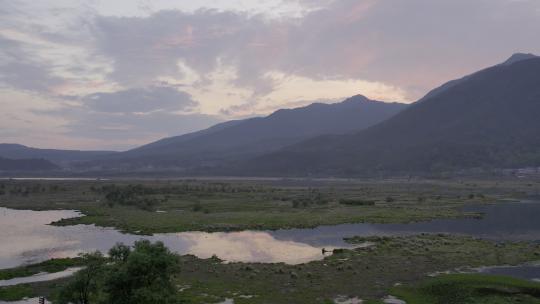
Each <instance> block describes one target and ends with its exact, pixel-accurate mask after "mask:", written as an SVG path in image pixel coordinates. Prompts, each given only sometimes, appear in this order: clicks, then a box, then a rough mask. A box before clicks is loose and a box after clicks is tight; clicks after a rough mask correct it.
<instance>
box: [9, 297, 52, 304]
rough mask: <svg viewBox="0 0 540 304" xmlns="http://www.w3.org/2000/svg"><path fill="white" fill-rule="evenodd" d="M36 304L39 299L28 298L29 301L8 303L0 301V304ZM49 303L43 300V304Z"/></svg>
mask: <svg viewBox="0 0 540 304" xmlns="http://www.w3.org/2000/svg"><path fill="white" fill-rule="evenodd" d="M4 303H5V304H38V303H39V298H29V299H24V300H21V301H10V302H5V301H0V304H4ZM50 303H51V302H49V301H47V300H45V304H50Z"/></svg>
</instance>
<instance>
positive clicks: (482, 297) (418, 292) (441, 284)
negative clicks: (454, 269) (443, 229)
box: [391, 274, 540, 304]
mask: <svg viewBox="0 0 540 304" xmlns="http://www.w3.org/2000/svg"><path fill="white" fill-rule="evenodd" d="M391 292H392V294H394V295H396V296H398V297H399V298H400V299H403V300H404V301H406V302H407V304H463V303H466V304H488V303H492V304H514V303H516V304H517V303H527V304H539V303H540V283H536V282H530V281H526V280H520V279H515V278H510V277H505V276H493V275H481V274H451V275H442V276H439V277H436V278H431V279H429V280H423V281H421V282H420V283H415V284H412V285H410V286H398V287H394V288H392V289H391Z"/></svg>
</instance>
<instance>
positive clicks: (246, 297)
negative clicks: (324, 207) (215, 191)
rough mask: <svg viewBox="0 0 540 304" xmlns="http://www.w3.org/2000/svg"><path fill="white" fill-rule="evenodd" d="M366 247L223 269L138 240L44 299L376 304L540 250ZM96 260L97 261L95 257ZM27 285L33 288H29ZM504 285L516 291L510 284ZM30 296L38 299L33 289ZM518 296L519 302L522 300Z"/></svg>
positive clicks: (213, 261)
mask: <svg viewBox="0 0 540 304" xmlns="http://www.w3.org/2000/svg"><path fill="white" fill-rule="evenodd" d="M366 241H369V242H371V243H373V246H371V247H367V248H357V249H352V250H339V251H336V252H335V253H334V254H333V255H332V256H328V257H326V258H325V259H324V260H321V261H314V262H310V263H306V264H301V265H286V264H283V263H278V264H263V263H223V262H222V261H221V260H219V259H218V258H215V257H214V258H210V259H199V258H196V257H194V256H191V255H186V256H180V257H178V256H176V255H173V254H171V253H170V252H168V250H167V249H166V248H164V247H163V246H162V245H160V244H150V243H148V242H141V243H138V244H137V245H136V246H135V248H134V249H131V250H130V249H129V248H128V247H126V246H121V245H119V246H116V247H115V248H113V249H112V250H111V252H110V256H111V258H110V259H105V260H104V261H107V262H106V263H104V262H101V263H96V264H95V265H97V267H95V268H87V269H92V271H87V272H84V271H83V272H79V273H78V274H77V275H76V276H74V277H73V278H70V279H67V280H66V281H65V282H63V283H61V284H60V283H55V284H56V285H54V287H51V289H52V291H51V290H49V291H48V292H47V293H45V294H51V296H50V298H51V299H56V301H57V302H58V303H66V302H65V301H66V300H69V301H72V302H73V301H77V300H76V299H75V297H76V295H78V294H80V293H78V292H77V290H80V288H81V286H89V288H87V289H85V290H89V291H90V293H89V295H90V296H89V297H88V299H90V300H89V302H87V303H109V302H107V301H110V299H111V296H113V295H114V297H115V298H116V299H123V298H122V297H127V299H129V301H130V302H129V303H144V301H147V302H148V301H150V300H148V299H149V298H147V297H149V296H152V300H151V301H150V302H153V303H175V302H181V303H193V304H197V303H217V302H220V301H223V300H224V299H226V298H230V299H234V301H235V303H240V304H245V303H255V304H257V303H275V304H280V303H331V301H333V299H335V298H337V297H338V296H345V297H350V298H353V297H358V298H361V299H364V300H370V301H373V302H372V303H377V302H376V301H378V300H380V299H381V298H382V297H384V296H385V295H388V294H389V292H391V293H392V294H394V295H396V296H402V295H405V296H406V295H407V294H406V292H408V293H409V294H416V293H417V291H416V290H417V289H414V290H413V291H414V293H413V291H411V289H410V287H405V286H409V285H405V286H404V287H402V288H401V289H399V288H398V289H396V288H393V286H394V285H395V284H396V283H398V282H399V283H403V284H414V283H415V282H417V281H419V280H422V279H424V278H425V277H426V275H427V274H430V273H435V272H442V271H447V270H452V269H457V268H462V267H467V266H469V267H479V266H484V265H502V264H510V265H517V264H521V263H524V262H529V261H534V260H538V256H539V255H540V246H539V245H536V244H530V243H525V242H508V243H494V242H490V241H483V240H478V239H473V238H469V237H458V236H449V235H442V234H441V235H419V236H414V237H369V238H351V239H349V240H348V242H350V243H353V244H357V243H364V242H366ZM85 260H88V257H86V258H85ZM95 260H96V261H100V260H101V258H100V256H97V258H96V259H95ZM88 274H92V275H93V276H88ZM169 279H170V281H169ZM81 282H83V284H81ZM84 282H86V283H84ZM154 282H155V283H154ZM464 282H466V281H464ZM508 282H510V283H511V282H512V280H510V281H508ZM503 283H504V282H501V285H500V286H503V285H504V284H503ZM30 286H32V288H34V287H33V286H34V285H30ZM173 286H174V287H173ZM412 286H415V287H413V288H417V287H416V285H412ZM422 286H423V285H422ZM471 286H472V285H471ZM478 286H480V285H478ZM158 287H159V288H158ZM458 287H459V286H458ZM458 287H456V288H458ZM473 287H474V286H473ZM508 287H509V288H514V286H513V285H511V284H510V285H509V286H508ZM471 288H472V287H471ZM473 289H474V288H473ZM481 289H482V288H480V287H479V288H478V290H481ZM118 290H123V291H124V292H127V294H129V296H127V295H126V294H123V296H120V295H119V294H118V293H117V291H118ZM128 290H129V292H128ZM400 291H403V292H400ZM519 292H520V293H523V292H524V291H523V290H520V291H519ZM31 294H36V291H32V293H31ZM524 294H525V295H524V296H523V297H522V296H521V295H520V296H519V297H521V298H524V297H525V296H526V293H524ZM66 295H67V297H66ZM529 295H531V294H530V293H529ZM533 295H534V294H533ZM536 295H537V294H536ZM131 296H133V297H135V298H130V297H131ZM443 296H445V295H441V297H443ZM495 296H497V295H494V297H495ZM404 298H405V297H404ZM107 299H109V300H107ZM143 299H144V301H143ZM524 299H525V298H524ZM62 301H63V302H62ZM103 301H104V302H103ZM118 301H121V300H118ZM75 303H85V302H75ZM117 303H119V302H117ZM126 303H127V302H126ZM368 303H369V302H368ZM411 303H415V302H411ZM419 303H424V302H419ZM426 303H432V302H426ZM434 303H436V302H434ZM442 303H454V302H442ZM455 303H461V302H455ZM465 303H466V302H465ZM472 303H477V302H472ZM478 303H483V302H478ZM486 303H499V302H496V301H494V302H486ZM500 303H513V302H500ZM523 303H528V302H523ZM532 303H535V302H532Z"/></svg>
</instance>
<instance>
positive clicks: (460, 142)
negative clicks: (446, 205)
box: [234, 54, 540, 175]
mask: <svg viewBox="0 0 540 304" xmlns="http://www.w3.org/2000/svg"><path fill="white" fill-rule="evenodd" d="M525 166H540V58H539V57H536V56H532V55H524V54H516V55H514V56H512V57H511V58H510V59H508V60H507V61H506V62H505V63H503V64H500V65H496V66H494V67H491V68H487V69H485V70H482V71H480V72H477V73H474V74H472V75H469V76H466V77H464V78H462V79H459V80H455V81H452V82H449V83H447V84H445V85H443V86H441V87H439V88H437V89H435V90H434V91H432V92H430V93H429V94H428V95H426V97H424V98H422V99H421V100H420V101H418V102H416V103H414V104H413V105H411V106H410V107H408V108H407V109H405V110H403V111H402V112H400V113H398V114H397V115H395V116H393V117H392V118H390V119H388V120H386V121H384V122H382V123H380V124H377V125H375V126H372V127H370V128H368V129H366V130H364V131H361V132H358V133H356V134H348V135H340V136H321V137H317V138H313V139H311V140H308V141H305V142H302V143H299V144H296V145H293V146H290V147H286V148H284V149H281V150H280V151H277V152H274V153H270V154H267V155H264V156H261V157H258V158H255V159H253V160H250V161H248V162H244V163H239V164H237V167H236V171H235V173H234V174H249V175H363V174H374V173H380V172H409V173H410V172H433V171H437V172H439V171H445V170H457V169H471V168H516V167H525Z"/></svg>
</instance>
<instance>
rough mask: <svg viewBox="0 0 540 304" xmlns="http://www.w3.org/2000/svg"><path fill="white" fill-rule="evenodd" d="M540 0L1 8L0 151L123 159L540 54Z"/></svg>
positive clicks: (8, 2)
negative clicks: (177, 141) (141, 148)
mask: <svg viewBox="0 0 540 304" xmlns="http://www.w3.org/2000/svg"><path fill="white" fill-rule="evenodd" d="M539 38H540V1H538V0H439V1H433V0H406V1H405V0H266V1H258V0H198V1H192V0H175V1H172V0H39V1H36V0H0V109H1V110H0V142H7V143H20V144H24V145H29V146H33V147H41V148H62V149H84V150H126V149H129V148H133V147H136V146H138V145H141V144H145V143H148V142H151V141H154V140H157V139H160V138H163V137H168V136H174V135H180V134H184V133H188V132H192V131H196V130H200V129H204V128H206V127H209V126H211V125H213V124H216V123H219V122H222V121H226V120H232V119H243V118H247V117H253V116H261V115H267V114H269V113H271V112H273V111H275V110H277V109H280V108H291V107H298V106H304V105H307V104H310V103H312V102H327V103H331V102H338V101H340V100H342V99H344V98H346V97H349V96H352V95H356V94H363V95H365V96H367V97H369V98H371V99H376V100H381V101H386V102H391V101H398V102H405V103H410V102H414V101H416V100H418V99H419V98H421V97H422V96H423V95H425V94H426V93H427V92H428V91H429V90H431V89H433V88H434V87H436V86H438V85H441V84H443V83H444V82H446V81H448V80H451V79H455V78H459V77H461V76H463V75H466V74H468V73H471V72H474V71H476V70H479V69H482V68H485V67H488V66H491V65H494V64H497V63H500V62H502V61H504V60H505V59H506V58H508V57H510V55H512V54H513V53H516V52H525V53H535V54H540V39H539Z"/></svg>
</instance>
